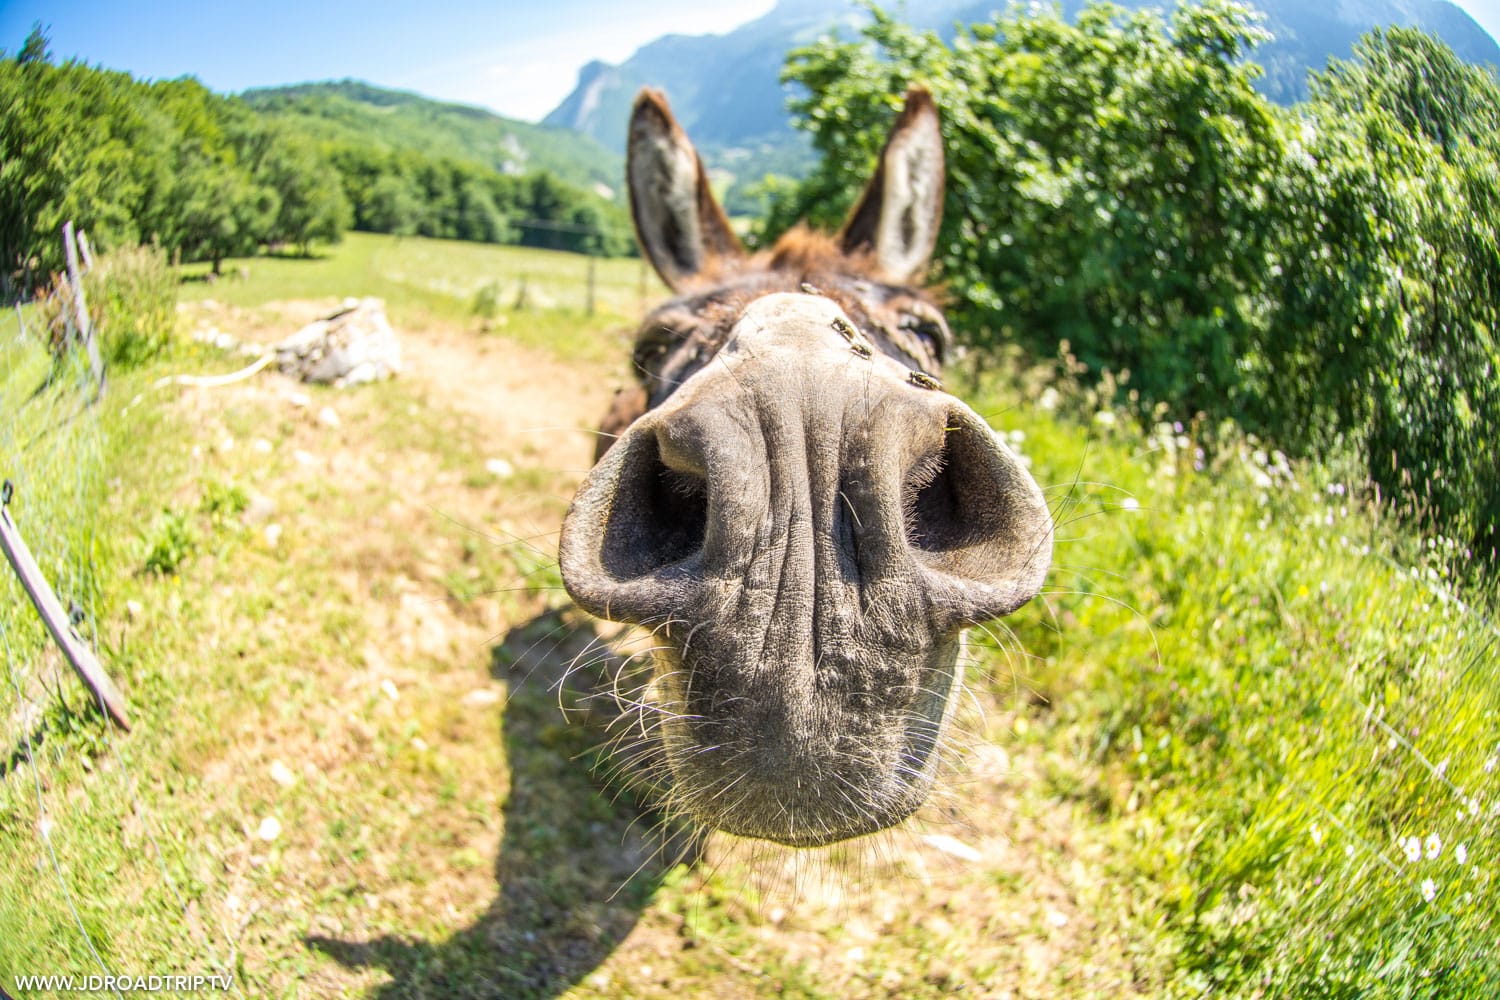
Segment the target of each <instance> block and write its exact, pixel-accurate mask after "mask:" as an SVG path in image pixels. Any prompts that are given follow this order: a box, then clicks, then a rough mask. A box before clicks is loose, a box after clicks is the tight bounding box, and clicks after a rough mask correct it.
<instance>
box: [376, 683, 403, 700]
mask: <svg viewBox="0 0 1500 1000" xmlns="http://www.w3.org/2000/svg"><path fill="white" fill-rule="evenodd" d="M380 690H381V691H383V692H385V696H386V697H387V698H389V699H391V701H398V700H400V698H401V692H400V691H397V690H396V685H395V684H393V683H391V680H390V678H386V679H385V680H383V681H381V682H380Z"/></svg>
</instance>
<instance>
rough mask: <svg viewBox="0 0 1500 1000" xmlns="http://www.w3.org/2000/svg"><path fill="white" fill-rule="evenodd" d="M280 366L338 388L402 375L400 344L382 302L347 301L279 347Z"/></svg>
mask: <svg viewBox="0 0 1500 1000" xmlns="http://www.w3.org/2000/svg"><path fill="white" fill-rule="evenodd" d="M276 367H277V368H278V369H280V370H281V372H282V373H283V374H285V375H290V376H292V377H293V378H296V379H300V380H302V381H303V382H321V383H328V384H332V385H337V386H344V385H358V384H360V383H361V382H375V381H378V380H380V379H383V378H389V377H391V376H393V375H395V374H397V373H398V372H400V371H401V345H400V344H399V343H397V341H396V334H395V333H394V332H393V331H392V330H391V325H390V323H388V322H386V318H385V303H384V302H382V301H381V300H380V299H373V298H370V299H345V300H344V305H343V307H342V308H341V309H339V311H338V312H335V313H333V314H332V315H329V316H325V317H323V318H322V319H319V320H314V321H313V322H311V323H309V324H307V325H306V326H304V327H303V328H302V329H300V330H298V331H297V332H296V333H294V334H292V335H291V336H290V337H288V338H286V339H285V340H283V341H282V342H281V343H279V344H277V345H276Z"/></svg>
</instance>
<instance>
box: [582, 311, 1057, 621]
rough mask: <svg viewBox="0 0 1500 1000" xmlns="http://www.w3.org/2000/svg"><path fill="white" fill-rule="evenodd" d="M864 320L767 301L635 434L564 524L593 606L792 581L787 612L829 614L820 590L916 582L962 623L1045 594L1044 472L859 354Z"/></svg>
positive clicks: (620, 613) (964, 412) (919, 597)
mask: <svg viewBox="0 0 1500 1000" xmlns="http://www.w3.org/2000/svg"><path fill="white" fill-rule="evenodd" d="M844 324H847V319H846V318H844V317H843V316H842V314H841V313H840V312H839V311H838V309H837V307H836V306H835V305H833V304H832V303H831V302H828V301H826V300H812V297H810V296H768V297H767V298H766V299H762V300H758V301H757V302H755V303H753V304H752V306H751V307H750V308H749V309H748V310H747V311H746V313H745V315H744V316H743V317H742V319H741V321H740V323H739V324H737V325H736V327H735V329H734V331H733V333H732V334H731V336H730V339H729V341H728V343H726V345H725V346H724V348H723V349H722V350H721V352H720V355H719V358H718V359H716V363H715V364H713V365H711V366H710V367H709V368H706V369H704V370H703V371H700V372H699V373H697V374H696V375H694V376H693V377H692V378H691V379H690V380H689V381H688V382H687V383H686V384H684V385H683V386H682V387H681V388H680V389H679V390H678V391H677V392H676V393H675V394H674V395H673V397H672V399H671V400H669V402H668V403H667V404H665V405H664V406H662V407H661V408H659V409H658V410H657V411H653V412H651V413H648V414H647V415H646V416H645V417H643V418H642V419H640V420H639V421H637V422H636V424H635V425H633V426H632V427H631V428H630V429H629V430H628V431H627V432H626V433H625V435H624V436H622V437H621V439H620V440H619V441H618V442H617V443H616V444H615V446H614V447H613V448H612V449H610V451H609V452H608V453H607V454H606V455H605V456H604V458H603V459H602V460H601V461H600V463H599V464H598V465H597V466H596V467H595V468H594V470H593V471H592V472H591V473H590V476H589V478H588V480H587V481H586V482H585V483H584V485H583V487H582V488H581V489H580V490H579V492H578V495H577V497H576V498H575V500H574V505H573V509H572V510H571V511H570V512H569V515H568V518H567V520H566V522H565V523H564V526H563V537H562V547H561V561H562V569H563V577H564V581H565V583H566V584H567V587H568V590H569V592H570V593H571V594H572V595H573V597H574V599H575V600H576V601H577V602H578V603H579V604H580V605H581V606H582V607H584V608H585V609H586V610H588V611H590V612H592V613H594V614H597V615H601V616H603V617H606V618H612V619H615V620H626V621H636V622H642V623H654V622H659V621H663V620H666V619H668V618H679V619H680V618H694V617H697V616H696V615H695V613H694V612H695V610H696V611H703V610H705V609H706V608H708V607H716V608H723V607H726V606H732V605H733V604H734V603H735V602H734V601H732V600H730V602H729V604H726V603H725V601H726V599H728V598H731V596H732V594H733V593H734V592H737V591H742V590H746V589H749V590H764V589H772V590H775V589H778V588H779V590H780V592H781V593H780V604H779V605H778V612H777V613H781V612H782V610H784V609H785V610H786V612H787V613H801V614H806V615H807V616H808V617H809V618H816V617H819V616H820V615H821V616H822V617H823V618H824V619H826V617H827V616H826V612H827V611H828V607H826V606H825V607H823V608H821V609H814V607H813V605H814V604H815V603H816V604H821V605H838V604H845V605H847V604H850V603H853V604H855V605H858V604H860V603H863V602H860V601H859V600H858V595H860V594H866V595H868V594H870V593H872V592H875V591H882V590H883V591H888V592H889V591H898V590H899V591H900V592H901V594H902V597H903V599H904V600H907V601H910V600H916V601H918V602H919V603H921V604H923V605H926V606H927V607H929V608H930V609H931V610H932V613H933V615H932V617H931V618H929V621H931V622H932V624H933V625H936V626H937V627H939V628H941V629H946V628H952V627H957V626H959V625H963V624H969V623H972V622H976V621H982V620H986V619H989V618H993V617H997V616H999V615H1003V614H1007V613H1009V612H1011V611H1013V610H1015V608H1016V607H1018V606H1019V605H1021V604H1023V603H1025V601H1027V600H1029V599H1030V598H1031V597H1032V596H1033V595H1034V594H1035V593H1036V591H1037V590H1038V588H1039V587H1040V586H1041V582H1042V578H1043V576H1044V575H1045V572H1046V569H1047V566H1048V564H1049V563H1050V559H1051V547H1052V526H1051V519H1050V516H1049V514H1048V511H1047V508H1046V505H1045V503H1044V501H1043V499H1042V496H1041V492H1040V490H1039V489H1038V488H1037V486H1036V483H1035V482H1034V481H1033V480H1032V478H1031V476H1030V475H1029V474H1028V473H1027V472H1026V470H1025V469H1024V468H1023V467H1022V466H1021V464H1020V463H1019V462H1018V461H1017V459H1016V458H1015V456H1014V455H1013V454H1011V452H1010V451H1009V450H1008V449H1007V448H1006V447H1005V446H1004V445H1003V444H1002V443H1000V442H999V441H998V440H997V439H996V437H995V435H994V433H993V432H992V431H991V430H990V428H989V426H988V425H987V424H985V422H984V421H983V420H982V419H980V418H979V417H978V415H976V414H975V413H974V412H973V411H972V410H970V409H969V408H968V407H967V406H965V405H964V404H963V403H961V402H959V401H958V400H957V399H955V398H953V397H952V396H949V395H948V394H946V393H943V392H941V391H938V390H936V389H934V388H933V387H932V385H931V383H930V382H928V381H926V380H923V379H920V378H913V377H912V375H911V371H910V369H908V368H907V367H905V366H904V365H902V364H900V363H898V362H896V361H895V360H893V359H891V358H887V357H882V356H874V357H870V356H867V355H866V354H863V353H859V352H855V351H851V350H850V347H849V343H848V341H847V339H846V337H845V336H844V335H843V334H841V332H840V328H841V325H844ZM762 577H767V579H761V578H762ZM793 591H801V593H797V594H794V593H792V592H793ZM840 595H842V596H840ZM742 606H743V605H742ZM797 609H800V611H799V610H797ZM837 610H839V611H840V613H842V611H843V609H842V608H840V609H837Z"/></svg>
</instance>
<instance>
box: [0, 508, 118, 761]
mask: <svg viewBox="0 0 1500 1000" xmlns="http://www.w3.org/2000/svg"><path fill="white" fill-rule="evenodd" d="M5 486H6V489H5V496H4V499H5V501H6V502H7V503H8V502H9V500H10V484H9V483H6V484H5ZM0 548H3V549H4V550H5V558H6V559H7V560H9V562H10V565H11V568H12V569H14V570H15V571H16V576H18V577H20V579H21V586H22V587H23V588H25V590H26V593H27V595H28V596H29V597H30V598H31V603H32V604H33V605H35V606H36V612H37V614H39V615H41V616H42V621H43V623H45V624H46V626H47V631H48V632H51V633H52V638H53V640H54V641H55V642H56V643H57V645H58V648H59V649H61V650H62V651H63V655H64V656H65V657H67V660H68V662H69V663H70V664H72V666H73V670H74V671H75V672H76V673H77V674H78V676H79V678H80V679H81V680H82V681H83V683H84V684H85V685H87V687H88V689H89V690H90V691H92V692H93V693H94V696H95V697H96V698H97V699H98V700H99V702H100V703H101V704H102V705H103V706H104V710H105V711H106V712H108V713H109V717H110V718H111V719H113V720H115V723H116V724H117V725H118V726H119V727H120V728H121V729H124V730H126V731H127V732H128V731H129V730H130V717H129V716H128V715H127V714H126V712H125V698H124V696H122V695H121V694H120V691H119V689H118V688H116V687H115V685H114V682H113V681H111V680H110V679H109V675H107V674H106V673H105V672H104V668H103V667H102V666H101V665H100V663H99V660H98V658H97V657H95V656H94V653H93V651H92V650H91V649H89V647H88V645H87V644H86V643H85V642H84V641H83V638H82V637H81V636H79V634H78V632H77V631H76V630H75V629H74V628H73V625H72V623H71V622H69V621H68V614H67V612H66V611H64V610H63V606H62V602H60V601H59V600H58V599H57V595H56V594H55V593H53V591H52V586H51V584H49V583H48V582H47V578H46V577H45V576H43V575H42V570H41V567H40V566H38V565H37V563H36V559H35V558H34V557H33V556H32V554H31V549H29V548H27V546H26V540H25V539H23V538H22V537H21V532H20V530H19V529H18V528H17V527H16V524H15V522H14V521H12V520H11V519H10V509H9V508H8V507H7V506H0Z"/></svg>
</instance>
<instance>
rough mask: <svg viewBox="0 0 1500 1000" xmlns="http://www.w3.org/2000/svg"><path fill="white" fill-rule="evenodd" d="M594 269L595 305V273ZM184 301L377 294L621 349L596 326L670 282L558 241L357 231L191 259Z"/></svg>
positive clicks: (588, 350)
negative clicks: (306, 247) (213, 265)
mask: <svg viewBox="0 0 1500 1000" xmlns="http://www.w3.org/2000/svg"><path fill="white" fill-rule="evenodd" d="M590 268H592V269H593V273H594V296H593V312H592V313H590V312H589V308H588V307H589V293H588V276H589V271H590ZM183 273H184V277H185V279H186V281H185V283H184V285H183V288H182V299H183V301H184V302H189V303H197V302H203V301H204V300H207V299H212V300H214V301H216V302H222V303H225V304H228V305H233V306H242V307H257V306H263V305H265V304H267V303H270V302H277V301H285V300H288V299H323V298H328V297H330V296H332V297H336V298H346V297H350V296H355V297H364V296H376V297H378V298H382V299H384V300H385V302H386V305H387V308H388V310H389V312H390V314H391V319H392V322H393V323H394V324H395V325H396V327H397V332H398V333H399V332H400V329H401V327H402V326H403V325H416V326H426V325H431V324H434V323H441V324H447V325H460V326H466V327H470V328H472V329H475V330H482V331H486V332H492V333H497V334H501V335H504V336H509V337H512V338H514V339H517V340H521V341H522V342H525V343H528V344H531V345H533V346H540V347H544V348H547V349H550V350H553V351H556V352H558V353H559V354H563V355H564V356H570V357H578V356H586V357H591V358H594V359H603V358H605V357H606V355H605V353H604V352H605V351H608V352H609V354H608V356H607V358H608V359H615V358H616V356H618V355H621V354H622V353H623V351H624V350H625V348H624V347H623V346H621V345H620V344H618V343H614V342H611V341H607V340H601V338H599V337H598V336H597V331H598V330H599V329H601V328H609V327H611V326H615V327H618V326H632V325H633V324H634V323H635V322H636V320H638V319H639V317H640V316H641V315H642V313H643V312H644V311H645V310H646V309H647V308H649V307H650V306H651V305H653V304H655V303H657V302H659V301H661V299H662V298H663V297H664V294H665V292H664V288H663V286H662V284H661V281H660V279H658V278H657V277H656V274H655V272H653V271H651V270H650V269H649V268H648V267H647V266H646V265H645V264H644V262H643V261H641V260H639V259H637V258H589V257H585V256H583V255H581V254H574V253H564V252H561V251H556V250H533V249H529V248H525V247H511V246H496V245H490V244H479V243H463V242H458V241H455V240H433V239H427V238H425V237H419V236H412V237H399V238H398V237H394V236H383V235H376V234H373V233H349V234H347V235H346V236H345V237H344V239H343V240H342V241H341V242H340V243H338V244H335V245H333V246H329V247H320V248H319V249H318V251H317V253H316V254H315V256H314V257H313V258H311V259H304V258H300V257H252V258H243V259H232V260H228V261H225V262H224V265H223V273H222V275H221V276H220V277H219V278H218V279H217V280H214V281H209V280H208V273H209V267H208V265H206V264H197V265H190V266H187V267H184V268H183Z"/></svg>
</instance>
